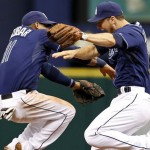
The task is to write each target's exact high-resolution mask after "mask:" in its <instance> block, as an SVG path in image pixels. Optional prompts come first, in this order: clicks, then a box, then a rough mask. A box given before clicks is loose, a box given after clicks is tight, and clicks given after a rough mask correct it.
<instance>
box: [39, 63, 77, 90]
mask: <svg viewBox="0 0 150 150" xmlns="http://www.w3.org/2000/svg"><path fill="white" fill-rule="evenodd" d="M41 74H42V75H43V76H44V77H45V78H47V79H48V80H51V81H53V82H55V83H58V84H61V85H64V86H69V87H74V86H75V81H74V80H73V79H71V78H69V77H67V76H66V75H64V74H63V73H61V72H60V71H59V70H58V69H57V68H56V67H55V66H53V65H51V64H50V63H44V64H43V66H42V70H41Z"/></svg>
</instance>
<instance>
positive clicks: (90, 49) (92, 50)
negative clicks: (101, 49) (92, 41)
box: [74, 45, 99, 60]
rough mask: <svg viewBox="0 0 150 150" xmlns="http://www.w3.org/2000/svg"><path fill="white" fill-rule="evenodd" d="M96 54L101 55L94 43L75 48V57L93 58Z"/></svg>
mask: <svg viewBox="0 0 150 150" xmlns="http://www.w3.org/2000/svg"><path fill="white" fill-rule="evenodd" d="M96 56H99V53H98V51H97V49H96V47H95V46H94V45H89V46H86V47H82V48H80V49H77V50H75V54H74V58H78V59H83V60H87V59H92V58H94V57H96Z"/></svg>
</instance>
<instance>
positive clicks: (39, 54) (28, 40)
mask: <svg viewBox="0 0 150 150" xmlns="http://www.w3.org/2000/svg"><path fill="white" fill-rule="evenodd" d="M46 38H47V34H46V31H45V30H33V29H31V28H28V27H23V26H20V27H18V28H16V29H14V31H13V33H12V35H11V37H10V40H9V44H8V45H7V48H6V50H5V52H4V55H3V58H2V60H1V64H0V94H5V93H10V92H13V91H18V90H22V89H36V88H37V81H38V78H39V74H40V67H41V64H42V63H43V62H44V61H45V60H46V52H45V45H44V44H45V43H46V42H47V41H46V40H47V39H46Z"/></svg>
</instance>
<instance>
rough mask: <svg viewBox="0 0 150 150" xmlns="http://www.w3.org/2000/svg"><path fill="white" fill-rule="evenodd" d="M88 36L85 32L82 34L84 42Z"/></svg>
mask: <svg viewBox="0 0 150 150" xmlns="http://www.w3.org/2000/svg"><path fill="white" fill-rule="evenodd" d="M87 38H88V35H87V34H86V33H85V32H82V40H85V41H86V40H87Z"/></svg>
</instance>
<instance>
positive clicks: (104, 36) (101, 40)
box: [86, 33, 116, 47]
mask: <svg viewBox="0 0 150 150" xmlns="http://www.w3.org/2000/svg"><path fill="white" fill-rule="evenodd" d="M86 41H88V42H91V43H93V44H95V45H98V46H104V47H113V46H114V45H115V44H116V41H115V39H114V37H113V35H112V34H110V33H97V34H87V38H86Z"/></svg>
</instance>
